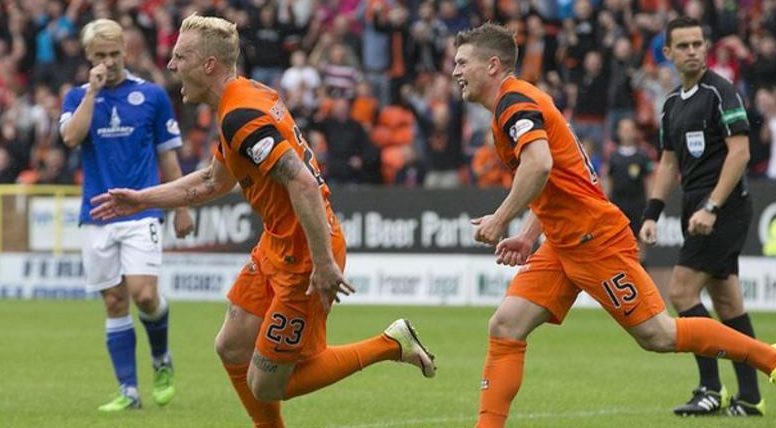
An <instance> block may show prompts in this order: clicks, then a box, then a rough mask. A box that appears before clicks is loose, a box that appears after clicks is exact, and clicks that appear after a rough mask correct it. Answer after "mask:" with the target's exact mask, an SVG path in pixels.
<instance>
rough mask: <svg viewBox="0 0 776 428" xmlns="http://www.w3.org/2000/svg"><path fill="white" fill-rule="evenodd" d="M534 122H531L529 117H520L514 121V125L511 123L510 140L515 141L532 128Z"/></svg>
mask: <svg viewBox="0 0 776 428" xmlns="http://www.w3.org/2000/svg"><path fill="white" fill-rule="evenodd" d="M533 127H534V123H533V122H531V120H530V119H520V120H518V121H517V122H515V124H514V125H512V127H511V128H509V138H511V139H512V141H514V142H517V140H518V139H519V138H520V137H522V136H523V135H525V133H526V132H528V131H530V130H531V129H533Z"/></svg>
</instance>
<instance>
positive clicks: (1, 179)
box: [0, 145, 19, 184]
mask: <svg viewBox="0 0 776 428" xmlns="http://www.w3.org/2000/svg"><path fill="white" fill-rule="evenodd" d="M18 175H19V167H18V165H17V164H16V162H15V161H14V159H13V156H11V153H10V152H8V149H7V148H6V147H5V146H3V145H0V184H11V183H15V182H16V177H17V176H18Z"/></svg>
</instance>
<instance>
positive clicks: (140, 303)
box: [132, 287, 159, 314]
mask: <svg viewBox="0 0 776 428" xmlns="http://www.w3.org/2000/svg"><path fill="white" fill-rule="evenodd" d="M132 300H134V301H135V304H136V305H137V307H138V308H140V310H141V311H143V312H145V313H147V314H152V313H154V312H156V309H157V307H158V306H159V295H158V294H157V292H156V287H143V288H142V290H140V291H138V292H137V293H135V295H134V296H132Z"/></svg>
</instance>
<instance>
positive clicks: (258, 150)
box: [248, 137, 275, 165]
mask: <svg viewBox="0 0 776 428" xmlns="http://www.w3.org/2000/svg"><path fill="white" fill-rule="evenodd" d="M274 146H275V140H274V139H273V138H272V137H264V138H262V139H261V140H259V141H258V142H257V143H256V144H254V145H253V146H251V147H249V148H248V155H249V156H250V157H251V160H253V163H255V164H256V165H258V164H260V163H262V162H264V159H266V158H267V156H269V152H271V151H272V147H274Z"/></svg>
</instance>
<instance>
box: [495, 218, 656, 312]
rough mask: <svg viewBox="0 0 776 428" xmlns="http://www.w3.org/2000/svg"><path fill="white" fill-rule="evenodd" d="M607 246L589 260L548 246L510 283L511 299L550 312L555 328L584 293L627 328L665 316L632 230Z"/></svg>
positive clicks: (620, 234)
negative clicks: (523, 299)
mask: <svg viewBox="0 0 776 428" xmlns="http://www.w3.org/2000/svg"><path fill="white" fill-rule="evenodd" d="M605 245H606V250H605V251H603V252H602V253H601V254H600V255H599V256H598V257H590V256H587V257H585V256H584V255H583V254H582V253H581V252H579V251H577V252H573V253H572V252H562V251H558V250H556V249H554V248H553V247H552V246H551V245H550V244H549V243H548V242H545V243H544V244H542V245H541V247H539V249H538V250H537V251H536V253H534V254H533V255H532V256H531V257H530V258H529V259H528V260H527V261H526V264H525V266H523V267H522V268H521V269H520V271H518V273H517V275H515V277H514V278H513V279H512V282H511V283H510V284H509V288H508V289H507V295H508V296H519V297H523V298H525V299H527V300H530V301H531V302H533V303H536V304H537V305H539V306H542V307H544V308H546V309H547V310H548V311H550V313H551V315H552V318H551V319H550V322H552V323H554V324H560V323H562V322H563V319H564V318H565V317H566V314H567V313H568V311H569V309H570V308H571V305H572V304H574V301H575V300H576V298H577V294H579V292H580V291H585V292H586V293H587V294H589V295H590V296H591V297H593V298H594V299H595V300H596V301H597V302H598V303H599V304H600V305H601V306H603V308H604V309H606V311H607V312H609V314H610V315H611V316H612V317H613V318H614V319H615V320H616V321H617V322H618V323H619V324H620V325H622V326H623V327H632V326H635V325H637V324H640V323H642V322H644V321H646V320H648V319H650V318H652V317H653V316H655V315H657V314H658V313H660V312H662V311H664V310H665V303H664V302H663V298H662V297H661V296H660V292H659V291H658V289H657V287H656V286H655V283H654V282H653V281H652V278H651V277H650V276H649V274H647V272H646V271H645V270H644V267H642V266H641V264H640V263H639V254H638V247H637V245H636V240H635V238H634V237H633V233H632V232H631V231H630V229H623V230H622V231H621V232H620V233H618V234H617V235H616V236H615V237H613V238H612V239H610V240H609V241H608V242H606V243H605ZM587 250H588V252H589V251H590V250H591V249H587Z"/></svg>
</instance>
